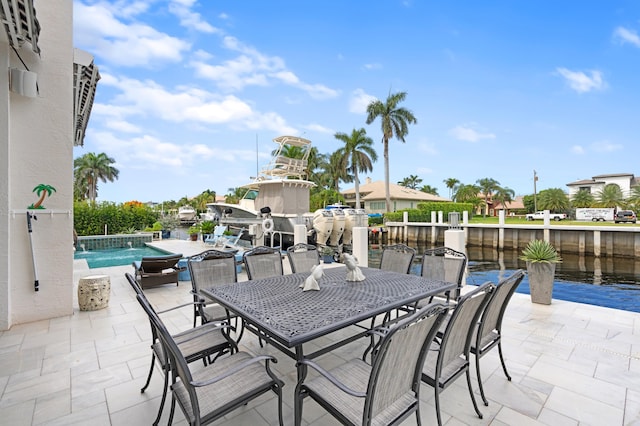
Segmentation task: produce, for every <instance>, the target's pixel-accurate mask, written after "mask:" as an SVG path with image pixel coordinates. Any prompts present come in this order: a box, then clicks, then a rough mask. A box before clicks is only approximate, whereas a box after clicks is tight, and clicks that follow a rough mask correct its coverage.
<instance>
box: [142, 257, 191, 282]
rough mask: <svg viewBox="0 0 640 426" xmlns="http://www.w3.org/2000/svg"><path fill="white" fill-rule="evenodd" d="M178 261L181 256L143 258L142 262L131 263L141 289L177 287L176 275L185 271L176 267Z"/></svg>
mask: <svg viewBox="0 0 640 426" xmlns="http://www.w3.org/2000/svg"><path fill="white" fill-rule="evenodd" d="M180 259H182V254H168V255H165V256H145V257H143V258H142V260H140V261H135V262H133V268H134V273H135V277H136V280H137V281H138V282H139V283H140V286H141V287H142V288H143V289H146V288H150V287H155V286H157V285H162V284H173V283H176V285H178V273H179V272H182V271H184V270H186V268H183V267H179V266H178V262H179V261H180Z"/></svg>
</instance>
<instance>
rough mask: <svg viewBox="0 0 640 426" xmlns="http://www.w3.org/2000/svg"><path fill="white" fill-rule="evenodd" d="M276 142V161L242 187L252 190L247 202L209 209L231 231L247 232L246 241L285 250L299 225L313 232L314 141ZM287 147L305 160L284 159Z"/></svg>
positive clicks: (291, 139)
mask: <svg viewBox="0 0 640 426" xmlns="http://www.w3.org/2000/svg"><path fill="white" fill-rule="evenodd" d="M273 141H274V142H275V143H276V144H278V148H277V149H276V151H275V154H274V155H273V158H272V159H271V161H270V162H269V164H268V165H267V166H266V167H264V168H263V169H262V170H261V171H260V173H259V175H258V176H257V177H256V179H254V180H253V182H251V183H248V184H246V185H243V186H242V188H246V189H247V190H248V191H247V193H246V194H245V196H244V198H243V199H241V200H240V202H239V203H238V204H228V203H208V204H207V209H208V211H211V212H214V214H216V215H217V216H218V217H219V218H220V219H219V221H220V224H223V225H228V226H229V228H230V229H233V228H235V229H240V228H246V229H247V230H248V231H249V232H248V233H247V237H246V238H249V237H251V238H252V239H254V240H257V241H264V243H265V244H268V243H271V244H272V245H274V246H276V245H280V246H281V247H283V248H284V247H288V246H290V245H292V244H293V232H294V226H295V225H296V224H302V225H305V226H306V228H307V231H308V232H310V231H312V229H313V224H312V221H313V215H312V214H311V213H309V190H310V189H311V188H312V187H314V186H315V185H316V184H315V183H313V182H311V181H309V180H307V159H308V157H309V153H310V150H311V141H310V140H308V139H304V138H301V137H298V136H279V137H277V138H275V139H274V140H273ZM286 147H297V148H299V149H300V150H301V151H302V153H303V155H302V158H289V157H285V156H284V155H282V152H283V150H284V149H285V148H286ZM287 149H288V148H287ZM265 237H266V239H267V241H265V240H263V238H265Z"/></svg>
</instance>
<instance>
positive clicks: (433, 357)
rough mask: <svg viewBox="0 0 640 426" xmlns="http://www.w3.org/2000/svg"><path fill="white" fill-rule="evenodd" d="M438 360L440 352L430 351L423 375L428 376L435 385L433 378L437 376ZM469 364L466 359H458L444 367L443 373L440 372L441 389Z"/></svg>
mask: <svg viewBox="0 0 640 426" xmlns="http://www.w3.org/2000/svg"><path fill="white" fill-rule="evenodd" d="M437 359H438V351H437V350H430V351H429V353H428V354H427V359H426V360H425V362H424V367H423V369H422V373H423V374H424V375H426V376H428V377H429V379H430V380H431V382H432V383H434V381H433V378H434V377H435V376H436V361H437ZM468 364H469V362H468V361H467V360H465V359H464V358H462V357H457V358H454V359H452V360H451V361H450V362H448V363H447V364H446V365H443V366H442V371H441V372H440V380H439V385H440V387H444V385H445V384H446V383H447V381H448V380H449V379H451V378H453V377H455V376H456V375H457V374H458V373H459V372H460V371H463V370H464V369H465V367H466V366H467V365H468Z"/></svg>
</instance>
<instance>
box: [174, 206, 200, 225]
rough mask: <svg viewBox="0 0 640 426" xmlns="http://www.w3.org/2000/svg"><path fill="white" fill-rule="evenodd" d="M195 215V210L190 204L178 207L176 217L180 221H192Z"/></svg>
mask: <svg viewBox="0 0 640 426" xmlns="http://www.w3.org/2000/svg"><path fill="white" fill-rule="evenodd" d="M196 215H197V212H196V210H195V209H194V208H193V207H191V206H182V207H180V208H179V209H178V219H180V221H181V222H190V221H194V220H195V218H196Z"/></svg>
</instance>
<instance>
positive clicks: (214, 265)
mask: <svg viewBox="0 0 640 426" xmlns="http://www.w3.org/2000/svg"><path fill="white" fill-rule="evenodd" d="M187 266H188V267H189V274H190V275H191V287H192V289H191V294H193V301H194V302H200V303H194V305H193V308H194V309H193V326H194V327H195V326H196V319H197V317H200V322H201V323H202V324H204V323H206V322H209V321H227V320H229V319H230V315H229V311H228V310H227V309H225V308H224V307H222V306H220V305H218V304H217V303H209V304H207V303H206V300H207V299H206V298H205V297H204V296H203V295H202V293H200V289H203V288H211V287H213V286H216V285H222V284H230V283H235V282H237V281H238V275H237V270H236V258H235V255H234V253H232V252H224V251H218V250H207V251H204V252H202V253H200V254H196V255H194V256H191V257H190V258H189V259H188V260H187Z"/></svg>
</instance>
